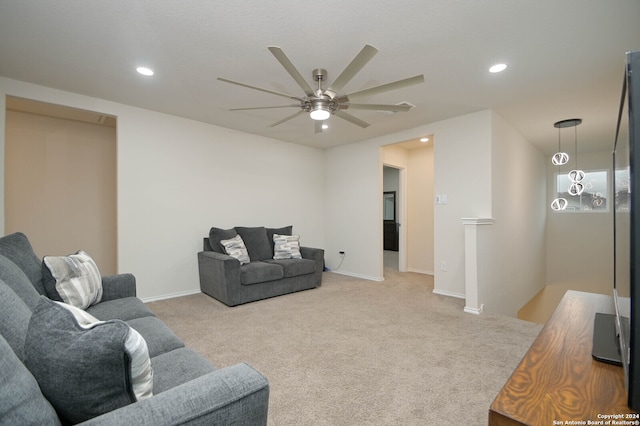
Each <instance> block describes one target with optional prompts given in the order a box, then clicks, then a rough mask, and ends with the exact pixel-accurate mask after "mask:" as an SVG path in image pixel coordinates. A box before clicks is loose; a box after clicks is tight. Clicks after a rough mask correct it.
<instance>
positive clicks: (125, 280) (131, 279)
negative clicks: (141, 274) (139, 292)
mask: <svg viewBox="0 0 640 426" xmlns="http://www.w3.org/2000/svg"><path fill="white" fill-rule="evenodd" d="M135 295H136V277H135V276H134V275H133V274H117V275H108V276H106V277H102V300H104V301H106V300H114V299H122V298H123V297H135Z"/></svg>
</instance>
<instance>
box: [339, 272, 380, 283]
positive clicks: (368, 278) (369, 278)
mask: <svg viewBox="0 0 640 426" xmlns="http://www.w3.org/2000/svg"><path fill="white" fill-rule="evenodd" d="M329 272H333V273H336V274H340V275H347V276H349V277H355V278H362V279H364V280H369V281H384V277H372V276H369V275H362V274H354V273H353V272H346V271H338V270H330V271H329Z"/></svg>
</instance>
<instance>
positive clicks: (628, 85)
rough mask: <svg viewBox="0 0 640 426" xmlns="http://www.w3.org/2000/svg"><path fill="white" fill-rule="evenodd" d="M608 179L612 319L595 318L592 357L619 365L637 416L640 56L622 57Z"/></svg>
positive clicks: (639, 405)
mask: <svg viewBox="0 0 640 426" xmlns="http://www.w3.org/2000/svg"><path fill="white" fill-rule="evenodd" d="M612 177H613V179H612V190H613V194H614V202H613V203H612V204H613V208H614V212H613V263H614V267H613V300H614V305H615V312H616V313H615V315H605V314H596V319H595V324H594V336H593V355H594V358H595V359H597V360H599V361H604V362H609V363H612V364H619V365H622V367H623V368H624V376H625V386H626V391H627V402H628V405H629V408H631V409H632V410H634V411H637V412H640V204H638V203H639V201H640V197H639V196H638V194H640V51H633V52H628V53H627V54H626V62H625V73H624V81H623V84H622V96H621V99H620V108H619V111H618V120H617V128H616V132H615V142H614V147H613V176H612Z"/></svg>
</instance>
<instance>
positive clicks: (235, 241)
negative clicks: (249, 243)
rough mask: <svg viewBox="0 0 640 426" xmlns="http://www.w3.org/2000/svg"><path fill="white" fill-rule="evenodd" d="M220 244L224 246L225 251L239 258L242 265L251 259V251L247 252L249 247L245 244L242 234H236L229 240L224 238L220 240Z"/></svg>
mask: <svg viewBox="0 0 640 426" xmlns="http://www.w3.org/2000/svg"><path fill="white" fill-rule="evenodd" d="M220 244H221V245H222V247H224V251H225V253H226V254H228V255H229V256H231V257H233V258H235V259H238V260H239V261H240V264H241V265H244V264H245V263H249V262H250V261H251V259H250V258H249V253H248V252H247V247H246V246H245V245H244V241H243V240H242V237H241V236H240V235H236V236H235V237H233V238H231V239H229V240H222V241H220Z"/></svg>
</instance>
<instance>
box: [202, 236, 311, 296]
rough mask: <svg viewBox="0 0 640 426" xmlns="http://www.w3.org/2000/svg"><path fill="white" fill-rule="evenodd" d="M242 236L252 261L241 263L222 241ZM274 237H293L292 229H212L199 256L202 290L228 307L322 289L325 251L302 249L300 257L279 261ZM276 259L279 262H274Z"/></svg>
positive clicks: (204, 240) (204, 239)
mask: <svg viewBox="0 0 640 426" xmlns="http://www.w3.org/2000/svg"><path fill="white" fill-rule="evenodd" d="M237 235H239V236H240V237H241V238H242V241H243V243H244V245H245V246H246V249H247V251H248V257H249V259H248V260H250V261H249V262H248V263H245V264H242V263H241V261H240V260H238V259H237V258H234V257H232V256H230V255H228V254H227V253H226V251H225V248H224V247H223V246H222V245H221V241H226V240H229V239H232V238H234V237H236V236H237ZM274 235H280V236H292V227H291V226H286V227H283V228H265V227H262V226H259V227H242V226H236V227H235V228H231V229H221V228H216V227H213V228H211V230H210V231H209V236H208V237H205V238H203V250H202V251H201V252H199V253H198V269H199V274H200V289H201V290H202V292H203V293H205V294H208V295H209V296H211V297H213V298H215V299H217V300H219V301H221V302H222V303H224V304H225V305H227V306H236V305H240V304H243V303H248V302H253V301H256V300H261V299H266V298H269V297H275V296H280V295H283V294H287V293H293V292H296V291H301V290H308V289H312V288H316V287H319V286H320V285H321V284H322V272H323V269H324V250H322V249H318V248H311V247H299V252H300V255H301V258H283V259H280V258H278V257H281V256H277V253H275V252H276V251H278V250H277V249H275V250H274V239H273V237H274ZM274 257H276V259H274Z"/></svg>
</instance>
